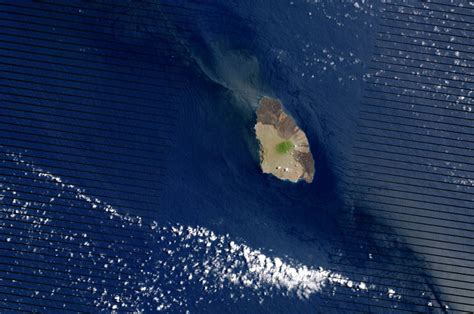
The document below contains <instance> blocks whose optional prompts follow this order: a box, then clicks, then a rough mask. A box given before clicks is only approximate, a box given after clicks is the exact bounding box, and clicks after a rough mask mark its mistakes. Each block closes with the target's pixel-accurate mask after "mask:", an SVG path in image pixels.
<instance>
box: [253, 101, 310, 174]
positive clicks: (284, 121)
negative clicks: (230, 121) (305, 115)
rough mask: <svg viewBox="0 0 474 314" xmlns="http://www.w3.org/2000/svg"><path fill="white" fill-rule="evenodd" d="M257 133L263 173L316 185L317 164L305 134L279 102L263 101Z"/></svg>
mask: <svg viewBox="0 0 474 314" xmlns="http://www.w3.org/2000/svg"><path fill="white" fill-rule="evenodd" d="M255 133H256V137H257V140H258V141H259V143H260V166H261V168H262V171H263V173H269V174H272V175H274V176H275V177H277V178H279V179H281V180H288V181H291V182H298V181H300V180H305V181H306V182H307V183H311V182H313V177H314V160H313V155H312V154H311V151H310V148H309V143H308V139H307V137H306V134H305V133H304V132H303V131H302V130H301V129H300V128H299V127H298V125H297V124H296V122H295V120H293V118H292V117H290V116H289V115H288V114H287V113H285V111H284V110H283V106H282V104H281V102H280V101H279V100H278V99H273V98H270V97H266V96H265V97H262V98H261V99H260V101H259V107H258V109H257V123H256V124H255Z"/></svg>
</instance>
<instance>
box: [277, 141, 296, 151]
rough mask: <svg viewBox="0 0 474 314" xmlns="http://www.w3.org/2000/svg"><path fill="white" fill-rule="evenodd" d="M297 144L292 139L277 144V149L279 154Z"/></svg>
mask: <svg viewBox="0 0 474 314" xmlns="http://www.w3.org/2000/svg"><path fill="white" fill-rule="evenodd" d="M294 147H295V145H293V143H292V142H291V141H283V142H281V143H279V144H277V146H276V151H277V153H279V154H286V153H288V152H289V151H291V150H292V149H293V148H294Z"/></svg>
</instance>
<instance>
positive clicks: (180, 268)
mask: <svg viewBox="0 0 474 314" xmlns="http://www.w3.org/2000/svg"><path fill="white" fill-rule="evenodd" d="M8 156H9V157H10V158H11V159H12V162H14V163H15V164H16V165H19V166H21V167H23V168H24V169H25V170H26V171H24V173H25V174H26V173H28V174H29V175H30V176H32V177H34V178H35V180H41V181H45V182H46V184H49V185H52V186H54V187H55V188H56V191H55V193H56V194H55V195H54V197H52V198H51V200H50V204H48V206H50V207H49V208H54V202H55V201H57V200H58V199H60V198H61V197H65V196H66V195H73V196H74V198H75V199H77V200H80V201H82V202H85V203H86V207H87V206H88V207H90V209H94V210H100V212H101V213H102V214H103V215H104V217H103V218H102V219H105V221H107V220H109V221H114V222H118V223H119V224H121V225H122V227H123V228H126V227H130V226H133V227H134V228H136V229H138V230H142V231H143V233H149V234H151V237H150V243H151V245H149V247H150V250H149V252H147V253H148V254H147V258H143V259H141V260H140V259H137V260H139V262H138V263H139V265H138V269H139V274H136V275H133V276H131V275H129V276H125V275H121V274H120V272H118V273H119V274H118V275H117V276H116V278H114V280H118V281H119V284H117V283H114V285H116V286H117V288H116V289H113V291H111V290H112V289H110V288H106V287H102V286H100V285H95V284H94V283H96V279H94V278H93V277H91V278H84V276H81V277H80V278H79V279H77V280H78V281H80V282H83V283H84V282H87V283H90V288H91V290H92V291H93V293H94V295H95V296H97V299H96V300H95V304H96V305H97V306H99V307H107V308H110V309H129V310H130V309H133V310H138V311H140V310H142V309H144V308H148V307H152V308H155V309H157V310H167V309H168V310H170V309H172V308H174V307H175V306H176V307H179V308H181V309H183V308H187V307H189V306H190V305H191V304H189V303H190V302H193V303H194V304H199V303H204V302H209V303H210V302H211V299H212V296H213V295H214V297H226V298H230V299H234V300H237V299H241V298H249V297H252V296H254V297H255V296H259V297H260V300H261V301H263V300H264V299H263V298H264V297H265V296H272V295H276V294H278V295H285V296H288V297H292V296H296V297H298V298H301V299H305V298H309V297H310V296H311V295H312V294H315V293H319V292H321V291H322V289H323V288H325V287H326V288H330V287H332V288H334V287H336V286H345V287H347V288H351V289H352V290H354V291H356V290H357V291H360V292H363V291H364V290H368V289H369V288H370V289H372V288H375V286H373V285H370V286H369V287H367V285H366V284H365V283H364V282H354V281H352V280H350V279H349V278H347V277H345V276H343V275H341V274H339V273H336V272H333V271H331V270H328V269H323V268H321V267H319V268H315V267H311V266H306V265H302V264H300V263H298V262H295V261H292V260H290V259H288V258H283V257H271V256H267V255H265V254H264V253H263V252H262V250H259V249H254V248H251V247H249V246H248V245H246V244H244V243H238V242H237V241H235V240H234V239H232V237H231V236H229V235H218V234H216V233H214V232H213V231H211V230H209V229H207V228H205V227H200V226H183V225H181V224H179V223H176V224H173V225H164V224H161V223H159V222H156V221H153V222H152V223H151V224H150V225H145V224H144V223H143V219H142V218H141V217H138V216H130V215H128V214H124V213H121V211H120V210H118V209H116V208H115V207H114V206H112V205H109V204H107V203H106V202H104V201H102V200H100V199H98V198H96V197H94V196H90V195H88V194H86V192H85V191H84V190H83V189H81V188H78V187H76V186H75V185H73V184H68V183H65V182H64V180H63V179H62V178H60V177H58V176H56V175H54V174H52V173H50V172H48V171H46V170H44V169H41V168H39V167H37V166H35V165H33V164H31V163H28V162H26V161H24V160H23V159H22V158H21V157H20V156H19V155H15V154H8ZM18 194H19V193H17V192H16V191H15V186H14V184H12V185H11V186H3V187H2V195H3V196H5V195H7V196H9V197H13V201H12V204H17V205H21V206H20V207H21V209H15V208H17V207H15V208H13V209H12V210H11V211H8V212H9V213H11V214H10V217H9V218H12V217H14V218H15V219H17V220H22V221H28V222H30V223H31V225H34V226H35V227H31V230H29V231H30V232H32V233H33V232H35V231H38V230H41V227H43V226H47V225H50V224H51V222H52V221H54V218H53V217H48V216H47V214H46V216H45V217H42V218H38V217H37V216H32V215H31V213H30V212H29V209H28V208H29V207H30V206H31V205H32V202H27V201H23V200H21V198H20V197H17V198H15V196H17V195H18ZM20 194H21V192H20ZM4 207H6V206H5V205H4ZM71 208H72V207H71ZM44 213H47V210H46V211H44ZM0 227H1V228H8V226H5V225H1V226H0ZM54 237H60V238H61V239H62V240H67V241H69V242H74V243H75V244H77V245H79V246H80V248H81V249H82V250H83V251H84V252H85V253H87V254H82V253H81V254H75V255H74V254H73V253H71V257H73V256H74V257H75V258H77V256H79V258H80V259H81V261H82V260H83V259H84V260H85V259H87V261H88V262H90V261H93V263H94V265H97V266H96V267H99V266H100V268H101V269H102V270H113V269H120V270H123V269H131V270H132V272H137V269H136V268H135V267H136V266H137V265H135V267H131V266H130V264H128V262H127V257H126V256H125V255H126V254H125V253H120V254H116V255H115V256H113V257H110V256H104V255H103V254H100V253H99V254H97V253H96V250H95V249H94V245H95V244H97V242H94V240H93V239H91V238H92V237H91V236H90V235H88V234H87V233H82V234H73V235H70V234H69V235H68V234H66V235H58V234H52V235H47V238H48V239H53V238H54ZM7 241H8V239H7ZM29 245H31V247H34V242H30V243H29ZM109 248H110V249H113V248H114V245H113V244H112V245H111V246H109ZM99 252H100V251H99ZM71 276H72V275H71ZM54 291H55V289H53V293H54ZM193 291H194V292H193ZM190 293H191V294H193V293H194V294H195V295H196V294H197V295H199V297H197V298H194V299H193V300H190V299H189V295H190ZM390 295H392V296H393V295H395V291H390Z"/></svg>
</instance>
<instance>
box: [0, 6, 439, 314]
mask: <svg viewBox="0 0 474 314" xmlns="http://www.w3.org/2000/svg"><path fill="white" fill-rule="evenodd" d="M40 2H41V1H40ZM40 2H38V3H40ZM178 2H179V3H178ZM167 5H168V6H167ZM378 6H379V3H377V2H375V1H364V0H362V1H359V2H357V1H352V0H351V1H274V0H273V1H257V2H242V1H218V3H212V4H211V3H201V2H199V1H177V2H173V3H171V2H170V3H168V2H163V3H161V2H160V3H158V2H157V3H156V4H155V3H149V2H148V3H147V2H128V1H126V2H124V3H123V4H122V3H120V5H119V4H118V3H117V6H116V7H114V5H113V4H112V3H107V2H103V3H100V4H94V3H88V2H79V1H77V2H72V3H66V4H64V5H63V6H59V5H58V6H55V5H54V4H46V5H45V7H41V4H28V5H27V4H25V5H24V7H18V8H15V7H14V6H11V7H9V6H5V8H4V9H5V10H4V11H2V12H3V13H2V16H3V17H4V21H3V22H2V23H3V24H5V26H9V27H10V29H9V30H8V32H7V31H5V32H4V33H2V38H3V39H4V40H5V41H8V43H5V47H6V49H4V50H2V58H3V59H2V60H3V62H2V66H3V67H4V69H5V70H6V72H5V74H4V76H5V79H6V80H5V82H6V83H5V84H4V85H2V87H1V89H2V92H3V93H4V94H5V95H6V96H5V99H6V104H5V105H4V107H3V109H2V110H3V111H2V122H5V123H9V125H10V126H9V127H5V128H4V129H2V134H3V135H2V136H3V137H2V138H4V141H3V143H2V146H1V147H2V151H3V155H4V156H3V157H2V163H3V165H4V167H2V177H3V178H4V180H3V183H2V189H3V190H2V191H3V193H2V195H3V196H2V202H3V204H2V208H3V209H4V210H3V211H2V215H3V216H2V218H4V220H3V222H2V232H3V233H2V237H3V238H4V240H5V241H4V242H5V248H9V249H8V250H6V249H5V250H3V251H2V256H3V258H5V257H10V258H17V257H18V256H21V257H23V258H24V260H23V261H21V262H20V266H18V265H16V266H15V265H13V264H11V265H2V266H1V267H2V271H4V272H6V273H8V275H5V278H6V279H3V280H4V281H5V282H6V281H9V280H14V276H13V275H12V274H16V276H17V277H15V278H16V279H15V280H20V286H21V287H20V288H19V289H18V288H12V285H5V286H2V291H0V294H1V293H5V296H4V297H3V299H2V306H4V308H5V312H8V311H9V309H11V308H10V306H11V305H9V304H11V303H9V302H11V300H12V298H19V300H23V301H24V302H23V303H24V304H23V305H22V307H21V308H22V309H23V310H27V311H28V310H29V311H40V312H43V311H44V312H47V310H46V309H47V306H48V305H51V306H53V305H54V308H53V310H54V311H57V312H60V311H61V309H65V310H72V311H74V310H77V311H85V312H94V311H103V312H109V311H112V310H116V311H118V312H125V311H131V312H133V311H142V312H145V313H148V312H156V311H165V312H170V313H185V312H191V313H352V312H374V313H391V312H399V311H400V312H402V311H408V312H414V311H423V312H425V311H428V308H427V307H426V304H427V303H426V302H427V301H426V302H425V301H424V300H425V298H426V300H429V299H431V298H433V295H436V291H432V290H430V283H431V281H430V279H429V276H428V275H426V274H424V273H422V272H421V271H420V274H419V276H421V277H422V278H426V281H425V282H423V283H420V282H418V281H415V282H412V281H410V280H407V281H405V280H404V279H405V277H404V276H408V275H405V273H404V272H403V271H402V270H404V269H405V268H407V267H408V268H410V267H416V266H417V262H406V263H407V264H403V263H402V264H400V263H398V264H397V263H395V264H390V263H387V264H386V266H383V265H384V264H383V263H384V261H387V262H390V261H393V260H395V259H396V260H397V261H399V257H398V256H396V257H393V258H392V257H390V255H389V254H386V253H387V252H389V251H390V250H391V247H389V246H388V247H387V246H386V244H385V242H382V241H380V242H379V239H376V238H372V237H371V234H369V233H366V232H365V231H364V230H366V226H364V223H367V221H370V217H369V218H368V219H369V220H367V219H366V220H364V222H363V223H362V224H360V223H359V222H358V221H357V220H356V219H355V218H354V216H353V215H352V214H351V212H352V211H357V209H356V208H352V207H351V206H352V204H351V202H350V201H348V196H350V195H351V191H352V190H351V179H350V177H349V176H348V175H347V174H348V172H349V168H350V160H351V147H352V141H353V138H354V133H355V129H356V127H357V118H358V112H359V109H360V107H359V106H360V102H361V101H362V96H363V93H364V86H365V85H364V81H365V79H366V78H367V77H368V76H370V73H371V70H370V61H371V56H372V53H373V43H374V39H375V37H376V31H377V26H376V25H377V18H378V15H379V14H380V12H379V8H378ZM183 8H186V10H185V9H183ZM183 12H188V13H186V14H184V13H183ZM21 14H23V15H21ZM28 15H31V16H30V17H29V18H30V19H31V23H30V24H28V23H26V22H25V21H24V20H23V19H26V18H28ZM32 16H33V17H32ZM102 17H104V18H102ZM48 19H49V20H48ZM97 25H98V26H97ZM163 25H164V26H163ZM28 27H30V28H31V29H32V31H31V33H28V32H27V29H28ZM101 27H103V29H102V28H101ZM163 27H164V28H165V29H166V31H165V32H161V30H162V28H163ZM14 35H16V36H24V37H18V38H21V39H18V42H14V40H13V39H12V38H13V37H14ZM17 69H20V70H17ZM32 76H36V77H37V78H39V77H41V79H36V80H33V79H32V78H31V77H32ZM264 95H267V96H271V97H274V98H278V99H280V100H281V101H282V103H283V106H284V108H285V110H286V112H287V113H289V114H290V115H291V116H292V117H293V118H294V119H295V120H296V121H297V123H298V125H299V126H300V127H301V128H302V129H303V130H304V132H305V133H306V135H307V137H308V139H309V141H310V146H311V150H312V153H313V156H314V157H315V167H316V174H315V180H314V182H313V183H312V184H307V183H303V182H300V183H297V184H293V183H289V182H283V181H280V180H278V179H277V178H275V177H272V176H270V175H267V174H263V173H262V172H261V170H260V167H259V157H258V143H257V141H256V139H255V134H254V129H253V127H254V125H255V119H256V117H255V108H256V105H257V103H258V99H259V98H260V97H262V96H264ZM16 109H20V110H19V111H17V112H16V113H14V112H13V111H14V110H16ZM24 121H29V122H25V123H24ZM16 210H18V212H16ZM15 213H16V215H15ZM45 219H46V220H45ZM27 222H29V223H31V225H29V226H27V225H26V223H27ZM387 228H389V227H387ZM353 232H358V235H359V236H360V235H362V237H360V241H354V239H352V238H351V234H352V233H353ZM400 243H401V244H399V245H400V246H403V244H402V243H403V242H400ZM9 245H12V246H11V247H10V246H9ZM35 247H36V249H35ZM12 248H16V249H12ZM33 252H36V253H37V252H40V254H33ZM361 252H362V253H361ZM404 252H406V254H407V256H411V255H410V254H412V252H411V251H410V250H409V249H408V248H407V249H406V250H404ZM372 259H376V260H377V261H378V264H377V267H372V266H371V265H372V264H370V263H371V260H372ZM410 263H411V264H410ZM32 265H33V266H32ZM381 265H382V266H381ZM393 265H399V266H393ZM397 267H399V269H398V268H397ZM42 269H43V270H42ZM397 271H399V272H400V274H399V275H397V276H399V277H398V279H399V280H400V281H397V280H395V281H394V280H393V279H386V278H389V277H390V278H393V277H394V276H395V275H393V273H395V272H397ZM390 275H393V276H390ZM413 291H425V293H426V294H423V295H416V296H415V293H414V292H413ZM416 293H418V292H416ZM71 296H72V297H71ZM412 297H413V298H414V299H413V300H412V299H410V298H412ZM420 300H421V301H420ZM402 301H403V302H402Z"/></svg>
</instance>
